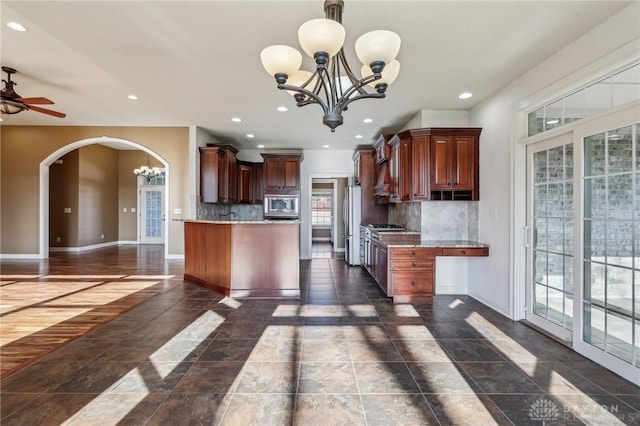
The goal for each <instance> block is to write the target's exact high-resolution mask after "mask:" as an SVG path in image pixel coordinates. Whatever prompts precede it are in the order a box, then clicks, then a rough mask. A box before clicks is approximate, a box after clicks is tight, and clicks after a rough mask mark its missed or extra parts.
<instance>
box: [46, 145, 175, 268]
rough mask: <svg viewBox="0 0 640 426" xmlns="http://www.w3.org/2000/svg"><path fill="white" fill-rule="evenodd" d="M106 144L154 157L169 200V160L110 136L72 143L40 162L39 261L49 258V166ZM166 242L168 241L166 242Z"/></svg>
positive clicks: (166, 212)
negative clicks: (84, 149) (161, 168)
mask: <svg viewBox="0 0 640 426" xmlns="http://www.w3.org/2000/svg"><path fill="white" fill-rule="evenodd" d="M105 142H118V143H122V144H125V145H129V146H131V147H133V148H135V149H139V150H141V151H144V152H146V153H147V154H149V155H152V156H153V157H154V158H156V159H157V160H158V161H160V162H161V163H162V164H163V166H164V169H165V200H169V196H170V194H169V182H170V176H171V170H170V167H169V163H168V162H167V160H165V159H164V158H162V157H161V156H160V155H159V154H157V153H156V152H154V151H152V150H151V149H149V148H147V147H146V146H144V145H141V144H139V143H137V142H133V141H130V140H127V139H120V138H112V137H109V136H100V137H95V138H88V139H82V140H78V141H75V142H71V143H69V144H67V145H65V146H63V147H61V148H59V149H57V150H56V151H54V152H52V153H51V154H49V156H47V157H46V158H45V159H44V160H42V161H41V162H40V194H39V195H40V197H39V198H40V200H39V201H40V202H39V205H40V214H39V217H40V223H39V225H40V226H39V228H40V232H39V234H40V235H39V243H40V244H39V250H38V256H37V258H38V259H46V258H48V257H49V166H51V165H52V164H53V163H54V162H55V161H56V160H57V159H58V158H60V157H62V156H63V155H65V154H68V153H69V152H71V151H73V150H75V149H78V148H81V147H83V146H87V145H93V144H100V143H105ZM164 209H165V217H169V211H168V209H169V203H167V202H165V206H164ZM164 226H165V229H164V231H165V239H167V238H168V237H169V221H167V220H165V225H164ZM165 241H166V240H165ZM164 256H165V258H167V257H168V256H169V244H165V246H164Z"/></svg>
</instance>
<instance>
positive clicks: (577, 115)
mask: <svg viewBox="0 0 640 426" xmlns="http://www.w3.org/2000/svg"><path fill="white" fill-rule="evenodd" d="M584 93H585V91H584V89H583V90H579V91H577V92H575V93H573V94H571V95H569V96H567V97H566V98H565V99H564V124H567V123H571V122H573V121H578V120H581V119H583V118H584V116H585V112H584V101H585V97H584Z"/></svg>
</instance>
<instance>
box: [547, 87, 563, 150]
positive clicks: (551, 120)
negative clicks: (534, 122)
mask: <svg viewBox="0 0 640 426" xmlns="http://www.w3.org/2000/svg"><path fill="white" fill-rule="evenodd" d="M559 126H562V99H560V100H559V101H556V102H554V103H552V104H550V105H547V106H546V107H544V130H549V129H553V128H555V127H559ZM560 150H562V147H560Z"/></svg>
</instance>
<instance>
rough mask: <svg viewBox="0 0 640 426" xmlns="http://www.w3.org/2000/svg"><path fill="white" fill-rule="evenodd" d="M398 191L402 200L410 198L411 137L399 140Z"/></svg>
mask: <svg viewBox="0 0 640 426" xmlns="http://www.w3.org/2000/svg"><path fill="white" fill-rule="evenodd" d="M398 166H399V170H398V173H399V176H398V191H399V195H400V199H401V200H402V201H410V200H411V139H405V140H401V141H400V161H399V164H398Z"/></svg>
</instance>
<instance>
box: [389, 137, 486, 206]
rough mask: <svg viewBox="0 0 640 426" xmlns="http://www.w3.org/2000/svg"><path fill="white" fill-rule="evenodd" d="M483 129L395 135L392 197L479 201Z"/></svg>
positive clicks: (390, 142)
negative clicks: (480, 145) (480, 146)
mask: <svg viewBox="0 0 640 426" xmlns="http://www.w3.org/2000/svg"><path fill="white" fill-rule="evenodd" d="M481 131H482V129H480V128H424V129H413V130H406V131H404V132H401V133H399V134H397V135H394V136H393V137H392V138H391V140H390V141H389V144H390V145H391V148H392V161H391V164H392V169H391V170H392V188H393V189H394V191H395V194H392V196H391V197H390V200H391V201H393V202H398V201H426V200H478V199H479V182H478V178H479V139H480V132H481Z"/></svg>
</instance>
